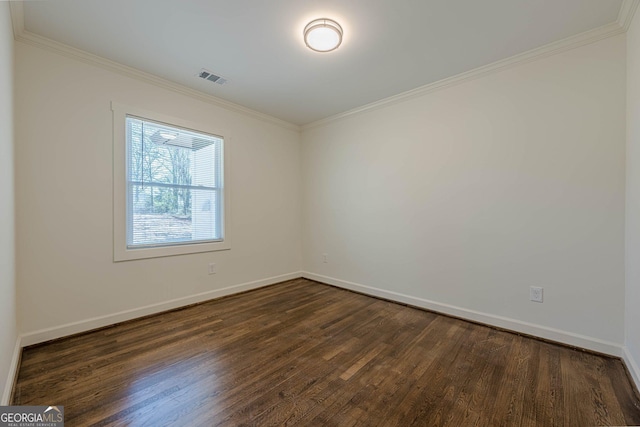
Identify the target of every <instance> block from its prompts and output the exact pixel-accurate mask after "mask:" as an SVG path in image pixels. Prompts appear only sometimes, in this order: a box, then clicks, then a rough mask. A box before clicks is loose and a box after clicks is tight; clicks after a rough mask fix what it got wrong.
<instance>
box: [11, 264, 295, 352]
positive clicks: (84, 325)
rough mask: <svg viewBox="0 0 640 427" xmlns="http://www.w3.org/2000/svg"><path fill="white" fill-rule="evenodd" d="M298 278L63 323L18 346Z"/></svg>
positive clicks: (272, 279) (30, 336)
mask: <svg viewBox="0 0 640 427" xmlns="http://www.w3.org/2000/svg"><path fill="white" fill-rule="evenodd" d="M299 277H302V273H300V272H295V273H289V274H283V275H281V276H275V277H269V278H266V279H261V280H256V281H253V282H248V283H242V284H239V285H234V286H229V287H226V288H222V289H215V290H212V291H207V292H202V293H200V294H196V295H190V296H188V297H183V298H176V299H173V300H170V301H165V302H161V303H157V304H151V305H147V306H144V307H139V308H134V309H131V310H125V311H121V312H119V313H114V314H108V315H105V316H98V317H93V318H91V319H85V320H80V321H78V322H73V323H67V324H64V325H60V326H54V327H52V328H47V329H41V330H39V331H35V332H29V333H27V334H23V335H22V336H21V345H22V347H27V346H30V345H34V344H38V343H41V342H45V341H49V340H53V339H56V338H62V337H65V336H68V335H73V334H77V333H80V332H86V331H90V330H92V329H97V328H102V327H104V326H109V325H113V324H116V323H120V322H124V321H127V320H131V319H136V318H138V317H143V316H148V315H150V314H155V313H160V312H163V311H167V310H172V309H174V308H179V307H184V306H186V305H190V304H195V303H198V302H203V301H207V300H210V299H214V298H220V297H223V296H226V295H231V294H236V293H238V292H244V291H248V290H251V289H257V288H261V287H263V286H268V285H273V284H274V283H278V282H284V281H286V280H291V279H297V278H299Z"/></svg>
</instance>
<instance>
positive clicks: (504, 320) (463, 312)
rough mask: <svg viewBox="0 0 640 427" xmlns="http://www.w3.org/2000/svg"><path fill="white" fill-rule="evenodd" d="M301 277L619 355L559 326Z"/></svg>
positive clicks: (305, 274)
mask: <svg viewBox="0 0 640 427" xmlns="http://www.w3.org/2000/svg"><path fill="white" fill-rule="evenodd" d="M302 277H305V278H307V279H311V280H316V281H318V282H323V283H327V284H329V285H334V286H338V287H340V288H344V289H349V290H352V291H356V292H361V293H363V294H367V295H371V296H376V297H380V298H385V299H388V300H391V301H397V302H400V303H404V304H409V305H413V306H415V307H420V308H425V309H427V310H431V311H435V312H438V313H443V314H448V315H450V316H455V317H460V318H462V319H467V320H471V321H474V322H478V323H483V324H486V325H490V326H496V327H498V328H503V329H508V330H511V331H514V332H520V333H523V334H527V335H532V336H535V337H540V338H543V339H547V340H551V341H556V342H559V343H563V344H568V345H571V346H575V347H580V348H584V349H588V350H592V351H597V352H599V353H604V354H609V355H612V356H616V357H622V345H621V344H616V343H613V342H609V341H604V340H601V339H598V338H594V337H589V336H585V335H580V334H574V333H572V332H567V331H562V330H560V329H555V328H549V327H547V326H541V325H536V324H534V323H529V322H523V321H521V320H516V319H511V318H508V317H502V316H496V315H494V314H488V313H482V312H479V311H475V310H469V309H466V308H462V307H456V306H454V305H449V304H443V303H439V302H436V301H430V300H427V299H423V298H418V297H414V296H410V295H405V294H401V293H397V292H392V291H387V290H384V289H379V288H374V287H371V286H366V285H361V284H359V283H353V282H348V281H345V280H340V279H335V278H333V277H327V276H322V275H320V274H315V273H310V272H306V271H304V272H302Z"/></svg>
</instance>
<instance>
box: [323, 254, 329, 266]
mask: <svg viewBox="0 0 640 427" xmlns="http://www.w3.org/2000/svg"><path fill="white" fill-rule="evenodd" d="M322 262H323V263H325V264H327V263H328V262H329V255H327V254H322Z"/></svg>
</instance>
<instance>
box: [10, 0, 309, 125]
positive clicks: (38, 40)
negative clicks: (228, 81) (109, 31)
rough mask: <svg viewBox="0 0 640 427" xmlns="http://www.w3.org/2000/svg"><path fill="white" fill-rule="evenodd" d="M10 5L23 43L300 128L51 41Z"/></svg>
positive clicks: (19, 8) (13, 3)
mask: <svg viewBox="0 0 640 427" xmlns="http://www.w3.org/2000/svg"><path fill="white" fill-rule="evenodd" d="M9 4H10V6H11V20H12V23H13V34H14V38H15V40H16V41H17V42H21V43H25V44H29V45H32V46H36V47H39V48H42V49H45V50H49V51H52V52H55V53H58V54H60V55H63V56H66V57H68V58H72V59H76V60H79V61H82V62H84V63H87V64H90V65H94V66H98V67H101V68H104V69H106V70H109V71H112V72H115V73H118V74H121V75H124V76H127V77H131V78H134V79H137V80H140V81H143V82H145V83H151V84H153V85H155V86H158V87H161V88H163V89H167V90H170V91H173V92H177V93H180V94H182V95H186V96H189V97H191V98H195V99H197V100H199V101H203V102H207V103H209V104H212V105H215V106H217V107H221V108H225V109H227V110H230V111H234V112H236V113H241V114H244V115H246V116H249V117H251V118H254V119H259V120H262V121H265V122H268V123H271V124H275V125H278V126H281V127H283V128H286V129H289V130H294V131H298V132H299V131H300V126H298V125H295V124H293V123H289V122H287V121H284V120H281V119H278V118H276V117H273V116H270V115H268V114H264V113H261V112H259V111H255V110H252V109H250V108H247V107H243V106H242V105H239V104H236V103H233V102H230V101H226V100H224V99H221V98H218V97H216V96H213V95H209V94H206V93H204V92H200V91H198V90H195V89H191V88H189V87H187V86H184V85H181V84H178V83H174V82H172V81H170V80H167V79H164V78H162V77H158V76H156V75H153V74H151V73H147V72H145V71H141V70H138V69H135V68H132V67H128V66H126V65H122V64H120V63H118V62H115V61H111V60H109V59H106V58H103V57H101V56H98V55H94V54H92V53H89V52H85V51H84V50H80V49H76V48H74V47H71V46H69V45H66V44H64V43H60V42H57V41H55V40H51V39H49V38H46V37H42V36H39V35H37V34H34V33H31V32H29V31H27V30H26V29H25V28H24V7H23V5H22V1H10V2H9Z"/></svg>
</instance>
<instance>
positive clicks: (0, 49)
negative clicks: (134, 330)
mask: <svg viewBox="0 0 640 427" xmlns="http://www.w3.org/2000/svg"><path fill="white" fill-rule="evenodd" d="M0 94H2V95H1V96H0V200H1V202H0V384H1V385H2V387H3V388H4V385H5V381H7V380H8V382H9V383H10V382H11V378H13V373H12V372H10V370H11V360H12V357H13V351H14V348H15V345H16V337H17V330H16V284H15V237H14V236H15V231H14V197H13V195H14V190H13V31H12V26H11V16H10V13H9V3H8V2H0ZM3 391H4V393H5V394H4V396H3V401H2V402H0V404H2V405H6V404H7V402H6V401H5V399H8V395H7V392H8V390H6V389H5V390H3Z"/></svg>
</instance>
